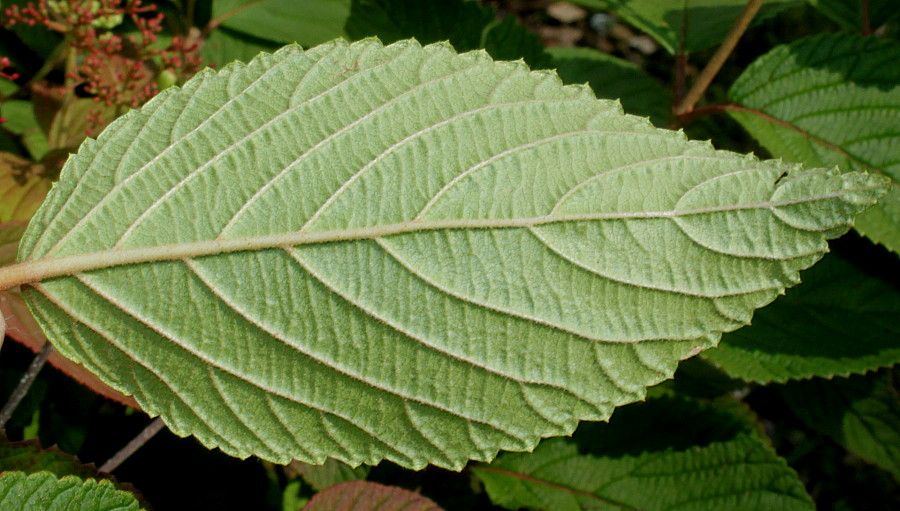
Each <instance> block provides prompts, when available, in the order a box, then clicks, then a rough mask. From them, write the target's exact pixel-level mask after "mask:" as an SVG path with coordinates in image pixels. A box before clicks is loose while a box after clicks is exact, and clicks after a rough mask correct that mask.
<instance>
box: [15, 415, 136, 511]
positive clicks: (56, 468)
mask: <svg viewBox="0 0 900 511" xmlns="http://www.w3.org/2000/svg"><path fill="white" fill-rule="evenodd" d="M4 472H23V473H25V474H34V473H38V472H52V473H53V475H54V476H56V477H63V476H70V475H71V476H76V477H80V478H81V479H87V478H95V479H98V480H99V479H100V478H101V477H102V478H104V479H106V480H107V481H108V482H110V483H112V484H114V485H115V486H116V487H117V488H118V489H119V490H122V491H124V492H128V493H130V494H131V495H132V496H133V497H134V498H135V499H137V500H138V502H140V503H141V505H144V506H146V505H147V504H146V502H144V501H143V498H142V495H141V494H140V492H138V491H137V489H136V488H135V487H134V486H132V485H130V484H127V483H120V482H118V481H116V480H115V478H113V477H112V476H111V475H109V474H105V473H102V472H100V471H98V470H97V467H96V466H94V464H93V463H91V464H89V465H86V464H83V463H81V461H79V460H78V458H76V457H75V456H72V455H71V454H67V453H65V452H63V451H61V450H60V449H59V448H58V447H56V446H53V447H50V448H47V449H44V448H43V447H42V446H41V444H40V442H38V441H37V440H28V441H24V442H11V441H10V440H9V439H8V438H6V435H5V434H4V433H3V432H0V473H4ZM3 509H4V510H5V509H6V508H3ZM42 509H43V508H42Z"/></svg>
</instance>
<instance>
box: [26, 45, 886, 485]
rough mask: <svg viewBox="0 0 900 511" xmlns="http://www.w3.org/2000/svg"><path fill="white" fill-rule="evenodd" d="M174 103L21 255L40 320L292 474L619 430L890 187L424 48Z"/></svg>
mask: <svg viewBox="0 0 900 511" xmlns="http://www.w3.org/2000/svg"><path fill="white" fill-rule="evenodd" d="M158 98H159V99H154V100H153V101H151V102H150V103H148V105H147V106H145V107H144V109H143V110H142V111H140V112H136V113H131V114H128V115H127V116H125V117H124V118H123V120H122V121H117V122H116V123H114V124H112V125H111V126H110V127H109V129H108V130H106V131H105V132H104V134H102V135H101V137H100V139H99V140H98V141H97V142H87V143H86V144H85V145H84V146H83V147H82V149H81V151H80V152H79V154H78V156H77V157H75V158H73V159H72V160H70V162H69V163H68V164H67V166H66V169H65V171H64V175H63V179H61V181H60V183H59V184H58V185H56V187H55V188H54V190H53V193H52V194H51V196H50V198H49V199H48V201H47V202H46V203H45V205H44V206H43V207H42V208H41V210H40V211H39V212H38V214H37V216H36V219H35V220H34V221H33V222H32V224H31V226H30V227H29V231H28V233H26V237H25V239H24V240H23V247H24V248H23V250H22V251H21V253H20V257H21V260H22V261H29V263H27V264H24V265H20V267H24V268H26V269H27V268H28V264H33V265H36V266H34V267H37V266H40V267H43V268H50V271H52V272H56V273H55V275H56V276H57V277H59V278H50V275H49V274H48V275H45V276H44V277H45V278H42V279H32V283H31V284H30V285H29V286H27V288H26V294H27V297H28V299H29V300H30V305H31V307H32V308H33V310H34V311H35V313H36V316H37V318H38V320H39V322H41V324H42V326H43V327H44V328H45V330H47V331H48V337H50V338H51V339H52V340H53V341H54V343H55V345H56V346H57V347H58V348H59V349H60V350H61V351H62V352H63V353H64V354H66V356H68V357H70V358H72V359H73V360H75V361H77V362H79V363H82V364H84V365H85V366H86V367H88V368H90V369H91V370H92V371H95V372H97V373H98V374H99V375H100V376H101V378H102V379H104V381H106V382H107V383H109V384H110V385H111V386H113V387H114V388H117V389H119V390H122V391H123V392H125V393H127V394H133V395H134V396H135V398H136V399H137V401H138V402H139V403H140V405H141V408H142V409H144V410H145V411H147V412H148V413H150V414H151V415H157V414H158V415H162V416H163V418H164V419H165V420H166V423H167V425H168V426H169V427H170V428H171V429H172V430H173V431H175V432H176V433H178V434H182V435H187V434H193V435H196V436H197V437H198V438H199V439H200V440H201V442H203V443H205V444H206V445H208V446H210V447H214V446H215V447H220V448H221V449H222V450H224V451H225V452H227V453H229V454H232V455H235V456H241V457H245V456H248V455H251V454H253V455H257V456H260V457H263V458H266V459H270V460H275V461H279V462H287V461H289V460H291V459H300V460H303V461H308V462H319V463H320V462H322V461H323V460H324V458H326V457H333V458H336V459H339V460H342V461H346V462H348V463H350V464H352V465H356V464H359V463H369V464H375V463H377V462H378V461H379V460H381V459H383V458H388V459H391V460H395V461H397V462H398V463H401V464H403V465H405V466H410V467H421V466H423V465H424V464H426V463H434V464H438V465H441V466H446V467H452V468H457V469H458V468H461V467H462V465H463V464H464V463H465V461H466V460H468V459H490V458H492V457H493V456H494V455H495V454H496V452H497V450H498V449H509V450H526V449H530V448H532V447H533V446H534V444H535V443H536V442H537V440H538V439H539V438H540V437H544V436H551V435H559V434H568V433H570V432H571V431H572V430H573V429H574V427H575V424H576V423H577V421H578V420H585V419H592V420H601V419H605V418H607V417H608V416H609V414H610V413H611V411H612V409H613V408H614V407H615V406H617V405H619V404H623V403H627V402H631V401H634V400H637V399H640V398H641V397H642V396H643V395H644V388H645V387H646V386H648V385H650V384H653V383H656V382H659V381H661V380H662V379H665V378H668V377H670V376H671V374H672V372H673V371H674V368H675V365H676V363H677V360H679V359H682V358H685V357H687V356H690V355H692V354H694V353H696V352H697V351H699V350H702V349H704V348H706V347H709V346H711V345H713V344H714V343H715V342H716V340H717V339H718V337H719V336H720V335H721V332H722V331H726V330H733V329H735V328H737V327H739V326H740V325H742V324H744V323H746V322H747V321H749V318H750V315H751V313H752V310H753V309H755V308H756V307H759V306H762V305H764V304H765V303H768V302H769V301H771V300H772V299H773V298H774V297H775V296H776V295H777V294H778V293H779V292H781V290H782V289H783V288H784V287H785V286H787V285H790V284H791V283H792V282H795V281H796V279H797V275H796V273H797V271H798V270H800V269H802V268H805V267H807V266H809V265H810V264H812V263H813V262H814V261H815V260H816V259H818V257H820V255H821V253H822V252H824V250H825V249H826V247H827V245H826V243H825V241H824V239H825V238H826V237H830V236H834V235H836V234H839V233H840V232H843V231H845V230H846V229H847V228H848V225H849V222H850V221H851V220H852V217H853V215H854V214H855V213H856V211H858V210H859V209H861V208H864V207H866V206H867V205H869V204H870V203H871V202H872V201H874V200H875V198H876V197H877V196H878V194H879V193H880V191H879V190H880V187H881V184H880V180H879V179H878V178H877V177H872V176H865V175H862V174H850V175H841V176H837V175H834V173H832V172H825V171H800V170H799V169H792V168H790V167H786V166H785V165H783V164H780V163H777V162H761V161H758V160H756V159H754V158H752V157H742V156H738V155H735V154H733V153H725V152H718V151H715V150H714V149H712V148H711V147H710V146H709V145H708V144H702V143H695V142H688V141H686V140H684V138H683V136H682V135H681V134H679V133H675V132H667V131H662V130H657V129H655V128H653V127H652V126H651V125H650V124H649V122H647V121H646V120H645V119H639V118H634V117H630V116H625V115H623V114H622V113H621V110H620V108H619V107H618V104H617V103H614V102H609V101H600V100H597V99H595V98H594V96H593V95H592V94H591V93H590V91H589V89H587V88H586V87H563V86H562V85H561V84H560V82H559V79H558V78H557V77H556V76H555V75H552V74H550V73H546V72H538V73H533V72H529V71H528V70H527V68H525V67H524V66H523V65H521V64H516V63H495V62H493V61H491V60H490V59H489V58H488V57H487V55H486V54H484V53H483V52H475V53H469V54H463V55H457V54H455V53H454V52H453V51H452V50H451V49H449V48H448V47H446V46H442V45H435V46H427V47H424V48H423V47H421V46H419V45H418V44H417V43H414V42H410V41H406V42H401V43H397V44H394V45H391V46H387V47H384V46H382V45H381V44H380V43H378V42H376V41H363V42H359V43H354V44H352V45H350V44H347V43H345V42H335V43H330V44H327V45H323V46H320V47H317V48H315V49H312V50H309V51H306V52H303V51H300V50H299V49H298V48H296V47H289V48H286V49H283V50H281V51H279V52H278V53H276V54H274V55H264V56H261V57H259V58H257V59H254V60H253V61H252V62H250V63H249V64H247V65H235V66H229V67H227V68H226V69H223V70H222V71H220V72H218V73H213V72H204V73H201V74H200V75H199V76H198V77H196V78H195V79H193V80H191V81H189V82H188V83H187V84H186V85H185V87H184V88H183V89H181V90H178V91H173V92H171V93H164V94H162V95H160V96H158ZM787 171H790V174H789V175H788V177H784V178H783V179H778V178H779V176H781V175H782V174H784V173H785V172H787ZM654 181H659V182H662V183H665V186H655V187H653V188H652V190H648V191H645V185H646V183H650V182H654ZM622 190H624V191H626V193H620V192H619V191H622ZM717 232H718V233H719V234H718V235H716V233H717ZM635 253H642V257H634V254H635ZM692 258H699V259H692ZM700 261H702V262H703V264H702V265H699V264H698V263H699V262H700ZM34 280H40V282H34ZM150 296H155V297H156V298H151V299H148V297H150Z"/></svg>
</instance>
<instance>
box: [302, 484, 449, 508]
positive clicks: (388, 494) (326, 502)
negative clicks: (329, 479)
mask: <svg viewBox="0 0 900 511" xmlns="http://www.w3.org/2000/svg"><path fill="white" fill-rule="evenodd" d="M382 510H384V511H387V510H390V511H441V508H440V507H439V506H438V505H437V504H435V503H434V502H432V501H431V500H430V499H428V498H425V497H423V496H421V495H419V494H418V493H414V492H411V491H409V490H404V489H402V488H395V487H392V486H384V485H381V484H376V483H369V482H365V481H353V482H347V483H341V484H338V485H336V486H332V487H331V488H329V489H327V490H325V491H323V492H321V493H318V494H316V495H315V496H314V497H313V498H312V500H310V501H309V504H307V505H306V507H304V508H303V511H382Z"/></svg>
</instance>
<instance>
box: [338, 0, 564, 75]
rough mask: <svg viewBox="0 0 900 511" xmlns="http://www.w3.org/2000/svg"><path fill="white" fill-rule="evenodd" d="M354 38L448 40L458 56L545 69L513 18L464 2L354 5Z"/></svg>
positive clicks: (361, 0)
mask: <svg viewBox="0 0 900 511" xmlns="http://www.w3.org/2000/svg"><path fill="white" fill-rule="evenodd" d="M345 30H346V31H347V35H348V36H349V37H350V38H352V39H356V40H359V39H364V38H366V37H370V36H374V37H378V38H379V39H380V40H381V41H382V42H384V43H385V44H387V43H393V42H396V41H399V40H401V39H408V38H414V39H416V40H417V41H419V42H420V43H422V44H429V43H436V42H440V41H448V42H449V43H450V44H451V45H453V47H454V48H455V49H456V51H458V52H466V51H470V50H476V49H479V48H481V49H485V50H487V52H488V53H489V54H490V55H491V56H492V57H493V58H494V59H496V60H518V59H524V60H525V63H527V64H528V65H529V66H530V67H531V68H532V69H541V68H546V67H549V65H550V58H549V56H548V55H547V54H546V53H545V52H544V47H543V45H541V43H540V40H538V38H537V37H535V36H534V35H533V34H531V33H530V32H528V31H527V30H525V28H524V27H522V26H521V25H519V24H517V23H516V22H515V21H514V20H513V19H512V18H505V19H503V20H498V19H497V17H496V13H495V12H494V10H493V9H491V8H489V7H481V6H479V5H478V3H477V2H470V1H465V0H444V1H441V2H422V1H420V0H353V7H352V9H351V12H350V17H349V18H348V19H347V24H346V26H345Z"/></svg>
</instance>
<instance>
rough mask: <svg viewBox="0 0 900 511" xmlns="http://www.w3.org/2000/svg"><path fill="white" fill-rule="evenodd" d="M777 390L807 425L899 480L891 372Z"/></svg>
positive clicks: (899, 433) (898, 428)
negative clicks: (780, 391)
mask: <svg viewBox="0 0 900 511" xmlns="http://www.w3.org/2000/svg"><path fill="white" fill-rule="evenodd" d="M894 338H895V339H896V337H894ZM781 390H782V395H783V396H784V398H785V401H787V403H788V405H789V406H790V407H791V410H792V411H793V412H794V413H795V414H797V416H798V417H800V418H801V419H803V422H805V423H806V425H807V426H809V427H810V428H812V429H813V430H816V431H819V432H821V433H824V434H826V435H828V436H830V437H831V438H833V439H834V440H835V441H837V442H838V443H839V444H841V445H843V446H844V447H846V448H847V450H849V451H850V452H852V453H854V454H856V455H858V456H860V457H862V458H863V459H865V460H868V461H870V462H872V463H875V464H876V465H878V466H879V467H881V468H883V469H885V470H887V471H889V472H891V473H892V474H893V475H894V477H895V478H896V479H898V480H900V394H898V392H897V384H896V382H895V380H894V374H893V373H892V372H891V371H889V370H886V371H881V372H879V373H872V374H868V375H865V376H851V377H849V378H834V379H832V380H824V379H821V378H816V379H813V380H810V381H803V382H792V383H790V384H788V385H785V386H783V387H782V389H781Z"/></svg>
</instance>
